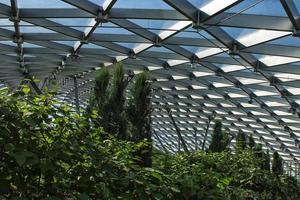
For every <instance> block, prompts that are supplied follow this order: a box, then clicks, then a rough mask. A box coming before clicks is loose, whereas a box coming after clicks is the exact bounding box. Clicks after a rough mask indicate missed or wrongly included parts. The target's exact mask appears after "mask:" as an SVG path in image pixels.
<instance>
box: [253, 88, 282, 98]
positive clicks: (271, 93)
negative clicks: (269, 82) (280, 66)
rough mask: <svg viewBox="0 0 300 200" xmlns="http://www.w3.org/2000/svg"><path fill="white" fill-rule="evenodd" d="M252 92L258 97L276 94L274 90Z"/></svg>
mask: <svg viewBox="0 0 300 200" xmlns="http://www.w3.org/2000/svg"><path fill="white" fill-rule="evenodd" d="M253 93H254V94H255V95H256V96H259V97H262V96H274V95H278V94H277V93H276V92H269V91H264V90H255V91H254V92H253Z"/></svg>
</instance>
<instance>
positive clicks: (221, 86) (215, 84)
mask: <svg viewBox="0 0 300 200" xmlns="http://www.w3.org/2000/svg"><path fill="white" fill-rule="evenodd" d="M213 85H214V86H215V87H216V88H224V87H232V86H233V84H229V83H218V82H214V83H213Z"/></svg>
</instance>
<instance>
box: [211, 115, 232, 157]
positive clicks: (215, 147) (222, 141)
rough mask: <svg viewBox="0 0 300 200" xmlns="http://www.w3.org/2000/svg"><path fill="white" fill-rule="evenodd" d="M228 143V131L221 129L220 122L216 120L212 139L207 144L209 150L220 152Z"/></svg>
mask: <svg viewBox="0 0 300 200" xmlns="http://www.w3.org/2000/svg"><path fill="white" fill-rule="evenodd" d="M228 144H229V136H228V133H224V132H223V131H222V122H221V121H216V124H215V127H214V132H213V135H212V140H211V143H210V145H209V151H210V152H221V151H224V150H226V149H227V147H228Z"/></svg>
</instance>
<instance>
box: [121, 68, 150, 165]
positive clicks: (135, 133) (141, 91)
mask: <svg viewBox="0 0 300 200" xmlns="http://www.w3.org/2000/svg"><path fill="white" fill-rule="evenodd" d="M150 95H151V85H150V82H149V81H148V77H147V75H146V73H141V74H139V75H137V76H136V77H135V80H134V83H133V85H132V87H131V89H130V92H129V102H128V108H127V116H128V119H129V121H130V122H131V128H130V133H131V139H132V140H133V141H135V142H139V141H143V140H146V141H147V142H148V146H147V147H145V148H144V149H141V150H140V151H139V152H137V154H139V155H138V156H139V157H140V161H141V163H140V164H141V165H143V166H151V163H152V161H151V155H152V140H151V102H150Z"/></svg>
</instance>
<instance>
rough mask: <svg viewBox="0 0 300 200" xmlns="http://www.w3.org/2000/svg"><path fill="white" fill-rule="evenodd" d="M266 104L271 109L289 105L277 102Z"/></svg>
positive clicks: (267, 102)
mask: <svg viewBox="0 0 300 200" xmlns="http://www.w3.org/2000/svg"><path fill="white" fill-rule="evenodd" d="M265 104H266V105H267V106H269V107H281V106H288V105H287V104H283V103H279V102H276V101H266V102H265Z"/></svg>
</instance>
